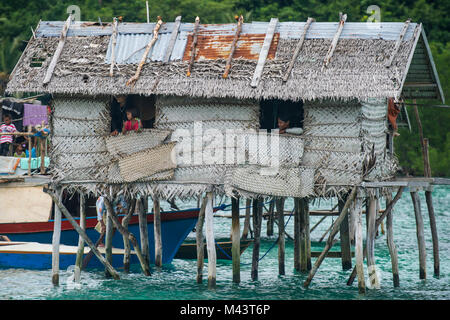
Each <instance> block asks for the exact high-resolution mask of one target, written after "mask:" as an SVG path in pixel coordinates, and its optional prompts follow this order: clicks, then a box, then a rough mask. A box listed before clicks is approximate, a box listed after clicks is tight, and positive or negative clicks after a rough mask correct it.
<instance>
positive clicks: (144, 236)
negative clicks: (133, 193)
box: [137, 197, 156, 268]
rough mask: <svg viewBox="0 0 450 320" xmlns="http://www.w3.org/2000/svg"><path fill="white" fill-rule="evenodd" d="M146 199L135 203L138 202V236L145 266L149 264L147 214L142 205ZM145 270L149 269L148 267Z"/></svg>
mask: <svg viewBox="0 0 450 320" xmlns="http://www.w3.org/2000/svg"><path fill="white" fill-rule="evenodd" d="M146 199H147V197H143V198H140V199H139V200H137V201H138V202H139V207H138V208H139V211H138V215H139V235H140V240H141V251H142V257H143V258H144V261H145V264H146V265H147V266H148V265H149V264H150V248H149V244H148V226H147V212H146V210H145V205H144V201H146ZM155 245H156V243H155ZM147 268H150V267H149V266H148V267H147Z"/></svg>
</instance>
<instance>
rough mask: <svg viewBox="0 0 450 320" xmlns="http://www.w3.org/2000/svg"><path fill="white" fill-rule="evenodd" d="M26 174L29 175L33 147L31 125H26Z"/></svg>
mask: <svg viewBox="0 0 450 320" xmlns="http://www.w3.org/2000/svg"><path fill="white" fill-rule="evenodd" d="M28 134H29V136H28V175H29V176H31V150H32V149H33V145H32V139H33V138H32V137H31V125H29V126H28Z"/></svg>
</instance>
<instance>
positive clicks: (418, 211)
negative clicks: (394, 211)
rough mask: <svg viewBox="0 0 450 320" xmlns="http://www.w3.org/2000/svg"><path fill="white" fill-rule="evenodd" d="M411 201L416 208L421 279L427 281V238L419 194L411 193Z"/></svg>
mask: <svg viewBox="0 0 450 320" xmlns="http://www.w3.org/2000/svg"><path fill="white" fill-rule="evenodd" d="M410 193H411V199H412V202H413V206H414V216H415V217H416V233H417V243H418V247H419V278H420V279H426V278H427V268H426V260H427V253H426V249H425V237H424V231H423V229H424V227H423V218H422V212H421V209H420V199H419V195H418V194H417V192H410Z"/></svg>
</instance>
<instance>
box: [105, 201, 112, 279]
mask: <svg viewBox="0 0 450 320" xmlns="http://www.w3.org/2000/svg"><path fill="white" fill-rule="evenodd" d="M105 198H106V197H105ZM106 209H107V210H106V212H107V214H106V235H105V258H106V261H108V262H109V263H110V264H111V265H112V259H113V256H112V240H113V236H114V223H113V222H112V218H111V216H112V215H113V214H114V211H113V210H114V209H113V208H108V206H106ZM105 276H107V277H109V276H110V273H109V271H108V268H105Z"/></svg>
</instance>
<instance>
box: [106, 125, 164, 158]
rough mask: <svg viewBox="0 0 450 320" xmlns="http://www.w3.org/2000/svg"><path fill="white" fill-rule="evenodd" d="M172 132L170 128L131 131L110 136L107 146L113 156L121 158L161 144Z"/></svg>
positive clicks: (107, 138)
mask: <svg viewBox="0 0 450 320" xmlns="http://www.w3.org/2000/svg"><path fill="white" fill-rule="evenodd" d="M169 134H170V131H169V130H166V131H162V130H155V129H146V130H145V131H142V132H134V131H132V132H129V133H127V134H126V135H124V134H120V135H118V136H108V137H106V138H105V142H106V148H107V149H108V151H109V153H110V154H111V156H112V157H113V159H119V158H122V157H124V156H127V155H131V154H133V153H136V152H139V151H142V150H146V149H149V148H154V147H156V146H158V145H160V144H161V143H162V142H163V141H164V140H165V139H166V138H167V136H168V135H169Z"/></svg>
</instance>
